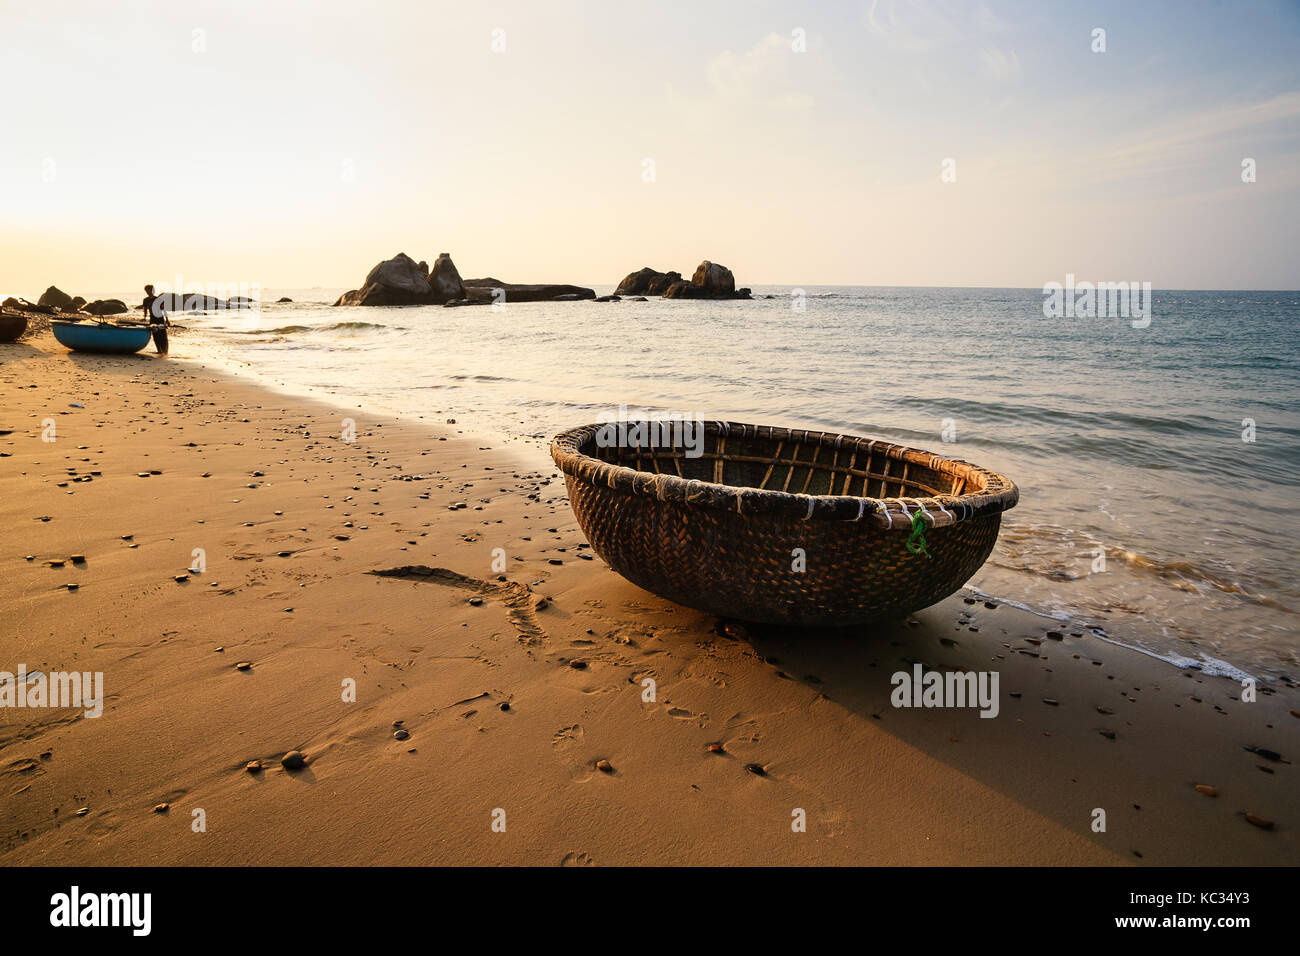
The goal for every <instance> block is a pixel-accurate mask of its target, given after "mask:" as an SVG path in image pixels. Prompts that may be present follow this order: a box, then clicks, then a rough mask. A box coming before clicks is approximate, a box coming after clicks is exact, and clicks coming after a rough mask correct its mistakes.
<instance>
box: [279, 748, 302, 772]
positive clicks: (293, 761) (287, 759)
mask: <svg viewBox="0 0 1300 956" xmlns="http://www.w3.org/2000/svg"><path fill="white" fill-rule="evenodd" d="M306 765H307V758H306V757H304V756H303V754H302V751H301V750H290V751H289V752H288V753H287V754H285V755H284V756H283V757H281V758H280V766H281V767H283V768H284V769H285V770H301V769H302V768H303V767H305V766H306Z"/></svg>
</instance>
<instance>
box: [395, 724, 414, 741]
mask: <svg viewBox="0 0 1300 956" xmlns="http://www.w3.org/2000/svg"><path fill="white" fill-rule="evenodd" d="M410 736H411V734H410V732H409V731H407V730H404V729H403V728H401V727H398V728H397V729H396V730H394V731H393V739H394V740H406V739H407V738H409V737H410Z"/></svg>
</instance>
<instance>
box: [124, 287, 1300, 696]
mask: <svg viewBox="0 0 1300 956" xmlns="http://www.w3.org/2000/svg"><path fill="white" fill-rule="evenodd" d="M340 291H342V290H336V289H328V290H326V289H314V290H267V291H265V292H264V293H263V301H264V303H265V304H264V305H263V306H262V307H261V309H260V310H258V311H257V312H255V313H253V312H249V313H242V312H241V313H210V314H205V315H187V316H180V317H176V319H175V321H176V322H178V323H179V324H181V325H184V326H186V327H187V329H188V330H189V331H188V332H186V333H182V334H178V335H175V336H173V353H172V354H173V357H174V358H181V359H182V360H183V359H185V358H187V357H193V358H202V359H203V360H205V361H208V360H219V361H221V362H223V363H226V364H228V365H229V366H231V367H232V368H234V369H236V370H237V371H239V372H240V373H241V374H246V375H251V376H253V377H255V378H257V379H259V380H261V381H263V382H265V383H268V384H272V385H274V386H276V387H279V388H283V389H286V390H288V391H291V392H299V393H305V394H313V395H315V396H317V397H322V398H331V399H334V400H337V401H338V402H340V403H341V404H345V405H347V406H348V407H350V408H355V406H356V405H358V404H360V405H363V406H370V407H376V408H382V409H384V410H389V411H395V412H398V413H402V414H406V415H411V416H424V417H425V418H426V419H433V420H436V421H443V420H444V419H447V418H455V419H456V420H457V427H460V428H464V429H466V430H468V431H472V432H480V433H483V434H485V435H493V436H496V437H498V438H500V437H501V436H509V437H510V438H511V439H512V440H514V441H516V442H519V443H522V444H524V445H528V446H535V449H533V450H532V451H530V452H528V453H529V454H536V455H537V456H538V459H539V461H540V460H541V458H542V456H543V455H544V452H545V447H546V444H547V442H548V441H549V438H550V436H551V435H552V434H553V433H555V432H556V431H558V430H560V429H562V428H565V427H569V426H572V425H576V424H582V423H586V422H591V421H595V420H596V418H597V417H598V416H600V415H601V414H612V413H614V412H615V411H616V410H617V409H618V407H619V406H620V405H627V406H629V409H630V410H639V409H647V410H650V411H652V412H665V411H667V412H680V413H683V414H688V415H695V414H698V415H699V416H700V417H702V418H706V419H708V418H724V419H730V420H733V421H743V422H752V423H758V424H777V425H789V426H794V427H808V428H813V429H823V430H835V431H844V432H852V433H855V434H860V435H867V436H876V437H881V438H885V439H888V440H890V441H895V442H900V443H904V444H909V445H914V446H918V447H921V448H926V449H929V450H931V451H934V452H937V453H940V454H944V455H948V456H954V457H959V458H964V459H966V460H968V461H972V462H975V463H977V464H980V465H983V466H986V467H989V468H992V469H994V470H996V471H999V472H1002V473H1004V474H1006V475H1008V476H1009V477H1011V478H1012V479H1013V480H1014V481H1015V482H1016V483H1017V484H1018V485H1019V486H1020V489H1021V501H1020V505H1019V506H1018V507H1017V508H1015V509H1014V510H1012V511H1011V512H1009V513H1008V514H1007V515H1006V517H1005V520H1004V523H1003V530H1002V534H1001V536H1000V539H999V542H998V546H997V549H996V550H995V552H994V554H993V556H992V557H991V558H990V560H989V562H988V563H987V564H986V565H985V566H984V568H982V569H981V570H980V572H979V573H978V574H976V576H975V577H974V578H973V579H972V581H971V585H972V587H974V588H976V589H978V591H979V592H981V593H984V594H987V595H991V596H996V597H998V598H1000V599H1002V600H1007V601H1011V602H1014V603H1018V604H1022V605H1025V606H1027V607H1029V608H1030V609H1032V610H1034V611H1036V612H1037V613H1040V614H1044V615H1047V616H1051V617H1055V618H1058V619H1060V620H1062V621H1064V620H1067V619H1068V620H1070V621H1072V622H1074V623H1075V624H1091V625H1095V626H1097V627H1100V628H1103V629H1104V631H1105V633H1106V635H1108V636H1109V637H1110V638H1112V639H1114V640H1118V641H1120V642H1122V643H1126V644H1130V645H1132V646H1136V647H1139V648H1142V649H1145V650H1147V651H1149V652H1152V653H1155V654H1158V655H1160V656H1162V657H1166V658H1168V659H1170V660H1173V661H1175V662H1178V663H1180V664H1183V665H1187V664H1188V663H1189V662H1201V664H1202V666H1204V667H1206V669H1210V670H1215V669H1217V670H1219V671H1227V672H1233V668H1236V669H1238V670H1242V671H1244V672H1246V673H1250V674H1252V675H1254V676H1258V677H1262V678H1276V677H1279V676H1285V677H1289V678H1291V679H1300V664H1298V661H1297V658H1298V655H1300V638H1298V629H1297V623H1300V618H1298V617H1297V612H1298V611H1300V583H1298V582H1297V575H1296V568H1297V561H1296V558H1297V552H1298V551H1300V545H1298V544H1297V542H1300V400H1298V397H1300V396H1298V388H1297V386H1298V385H1300V292H1160V291H1159V290H1157V291H1156V292H1155V293H1154V295H1153V303H1152V312H1153V315H1152V318H1151V322H1150V324H1149V326H1147V327H1146V328H1134V327H1133V325H1132V323H1131V322H1130V320H1129V319H1128V318H1119V317H1116V318H1075V317H1063V318H1047V317H1045V316H1044V313H1043V301H1044V296H1043V294H1042V293H1041V291H1040V290H1037V289H927V288H878V287H868V288H858V287H852V288H850V287H825V288H807V289H806V290H804V292H805V297H804V300H803V305H804V309H803V311H796V310H795V308H794V304H795V301H796V300H795V299H794V298H793V297H792V290H791V289H790V288H789V287H767V288H755V292H756V294H759V295H763V294H767V295H771V296H773V298H770V299H764V298H760V299H755V300H754V301H736V302H700V301H672V300H662V299H650V300H649V301H646V302H630V301H623V302H620V303H608V304H604V303H591V302H562V303H508V304H507V305H506V308H505V310H504V311H503V312H492V311H490V310H489V309H488V308H486V307H473V308H459V309H445V308H439V307H411V308H353V309H341V308H333V307H331V306H330V303H331V302H333V301H334V299H335V298H336V297H337V296H338V294H339V293H340ZM608 291H612V289H611V288H610V287H605V288H597V292H608ZM281 295H288V296H291V297H292V298H293V299H295V301H294V302H293V303H286V304H275V303H274V299H275V298H278V297H279V296H281ZM137 298H138V297H137ZM1247 439H1249V440H1247ZM1219 662H1224V663H1219ZM1229 665H1230V666H1229Z"/></svg>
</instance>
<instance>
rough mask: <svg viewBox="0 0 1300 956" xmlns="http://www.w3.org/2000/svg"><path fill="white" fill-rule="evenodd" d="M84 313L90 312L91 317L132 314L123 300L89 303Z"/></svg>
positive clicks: (97, 300)
mask: <svg viewBox="0 0 1300 956" xmlns="http://www.w3.org/2000/svg"><path fill="white" fill-rule="evenodd" d="M81 311H82V312H88V313H90V314H91V315H121V314H122V313H123V312H130V311H131V310H130V309H128V308H127V307H126V303H125V302H123V301H122V300H121V299H96V300H95V301H94V302H88V303H86V304H85V305H84V306H82V309H81Z"/></svg>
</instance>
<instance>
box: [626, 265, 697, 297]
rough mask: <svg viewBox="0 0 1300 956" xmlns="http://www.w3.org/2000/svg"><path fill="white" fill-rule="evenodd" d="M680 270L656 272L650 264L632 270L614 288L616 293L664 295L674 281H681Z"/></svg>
mask: <svg viewBox="0 0 1300 956" xmlns="http://www.w3.org/2000/svg"><path fill="white" fill-rule="evenodd" d="M681 281H682V274H681V273H680V272H656V271H655V270H654V269H651V268H650V267H649V266H646V267H645V268H643V269H638V270H637V271H636V272H630V273H628V275H627V276H625V277H624V279H623V281H622V282H620V283H619V284H618V288H617V289H615V290H614V294H615V295H663V294H664V293H665V292H667V291H668V287H669V286H670V285H672V284H673V283H674V282H681Z"/></svg>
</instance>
